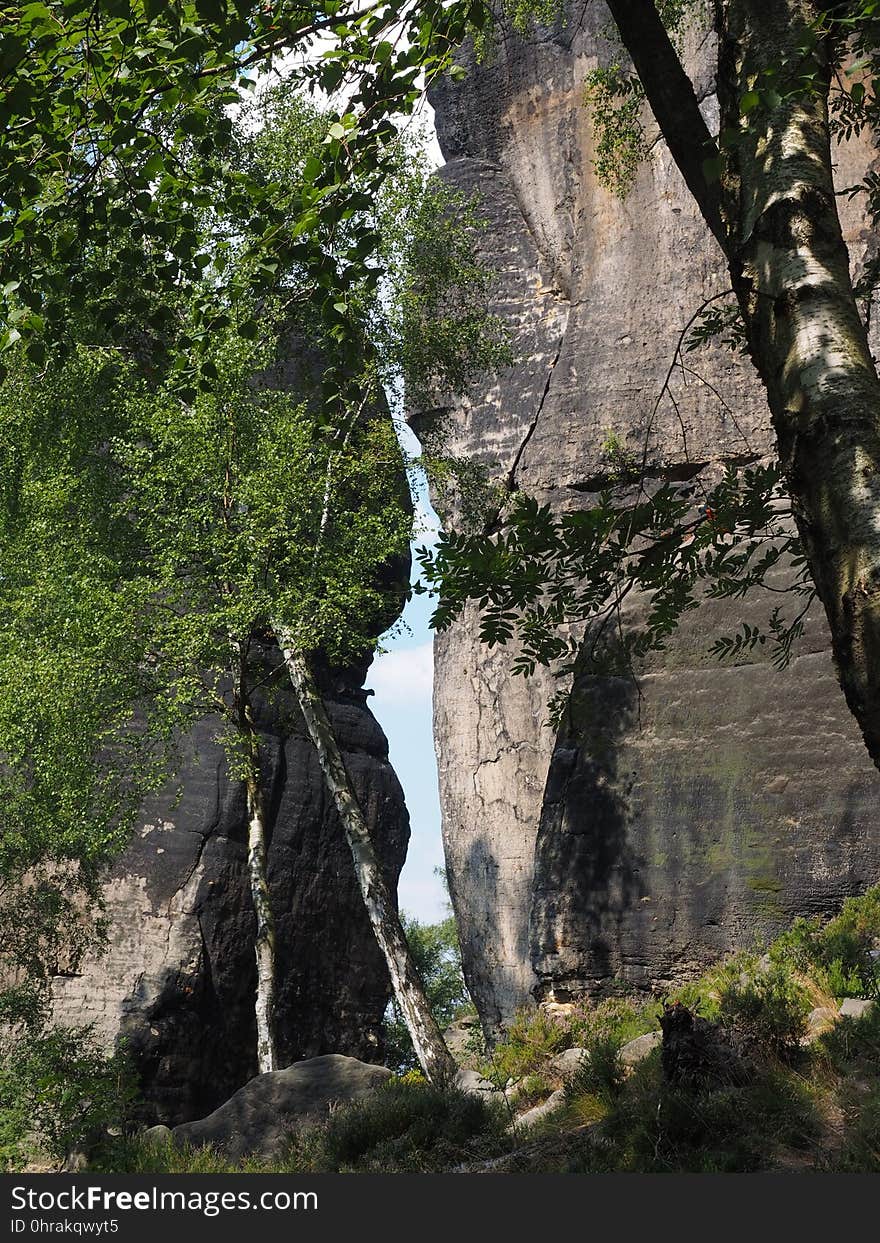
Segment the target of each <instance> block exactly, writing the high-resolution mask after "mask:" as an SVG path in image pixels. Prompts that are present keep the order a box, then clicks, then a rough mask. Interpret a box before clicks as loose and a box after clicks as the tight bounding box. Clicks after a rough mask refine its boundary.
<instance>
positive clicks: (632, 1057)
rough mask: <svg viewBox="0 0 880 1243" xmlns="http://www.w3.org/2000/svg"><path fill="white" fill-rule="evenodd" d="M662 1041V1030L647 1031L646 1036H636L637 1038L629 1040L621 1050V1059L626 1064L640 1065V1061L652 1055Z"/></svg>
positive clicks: (629, 1065) (628, 1065)
mask: <svg viewBox="0 0 880 1243" xmlns="http://www.w3.org/2000/svg"><path fill="white" fill-rule="evenodd" d="M662 1041H663V1033H662V1032H646V1033H645V1035H644V1036H636V1038H635V1040H628V1041H627V1042H626V1044H625V1045H624V1046H623V1048H622V1049H621V1050H620V1060H621V1062H622V1063H623V1065H624V1066H627V1067H631V1066H638V1064H639V1062H643V1061H644V1060H645V1058H646V1057H650V1055H651V1054H652V1053H653V1052H654V1050H655V1049H656V1048H657V1046H658V1045H660V1044H661V1043H662Z"/></svg>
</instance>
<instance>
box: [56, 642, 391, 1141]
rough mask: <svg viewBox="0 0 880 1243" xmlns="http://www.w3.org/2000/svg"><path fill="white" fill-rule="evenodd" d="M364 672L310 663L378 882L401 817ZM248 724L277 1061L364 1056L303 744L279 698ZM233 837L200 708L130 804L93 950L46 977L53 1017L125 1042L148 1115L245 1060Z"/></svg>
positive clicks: (353, 917) (360, 995)
mask: <svg viewBox="0 0 880 1243" xmlns="http://www.w3.org/2000/svg"><path fill="white" fill-rule="evenodd" d="M276 658H277V654H276ZM364 674H365V670H364V669H361V670H358V671H352V670H350V671H347V672H346V673H344V674H335V675H332V676H331V675H330V674H326V676H325V677H324V685H325V693H326V698H327V706H328V710H329V713H330V717H331V720H332V722H333V725H334V726H335V728H336V730H337V734H338V737H339V740H340V744H341V747H342V750H343V754H344V756H345V762H346V766H347V767H348V770H349V772H350V773H351V774H352V777H353V779H354V784H355V787H356V790H357V794H358V797H359V799H360V800H361V805H362V806H363V808H364V811H365V813H366V815H367V819H368V821H369V823H370V827H371V829H372V830H373V831H374V833H375V835H376V840H377V841H378V843H379V846H380V851H381V854H382V858H383V861H384V863H385V866H386V868H387V870H388V874H389V877H390V878H392V879H396V877H397V875H398V873H399V871H400V868H401V866H402V865H403V860H404V857H405V854H406V845H407V841H408V838H409V820H408V817H407V813H406V809H405V806H404V802H403V793H402V791H401V788H400V785H399V782H398V780H397V777H396V776H395V774H394V771H393V770H392V768H391V766H390V764H389V762H388V746H387V742H386V740H385V736H384V734H383V733H382V731H381V729H380V728H379V726H378V724H377V722H376V721H375V719H374V718H373V716H372V714H371V713H370V711H369V709H368V708H367V706H366V698H365V695H364V693H363V691H361V689H360V687H361V685H362V682H363V676H364ZM259 723H260V726H261V732H262V736H263V751H264V756H265V766H266V782H267V785H266V788H267V790H268V791H269V792H270V794H269V797H268V798H267V804H268V805H269V806H270V808H271V809H272V817H273V820H272V827H271V837H270V842H269V850H268V871H269V884H270V890H271V895H272V902H273V908H274V912H275V918H276V922H277V963H278V978H279V995H278V1010H277V1029H278V1044H279V1057H280V1059H281V1062H282V1064H285V1063H287V1062H292V1061H294V1060H297V1059H300V1058H303V1057H311V1056H314V1055H317V1054H324V1053H328V1052H331V1051H333V1052H339V1051H344V1052H346V1053H350V1054H355V1055H357V1056H358V1057H361V1058H365V1059H368V1060H369V1059H372V1060H378V1058H379V1057H380V1055H381V1049H380V1042H379V1028H380V1022H381V1019H382V1015H383V1012H384V1009H385V1006H386V1003H387V1000H388V995H389V986H388V977H387V972H386V969H385V964H384V961H383V960H382V957H381V954H380V951H379V949H378V947H377V945H376V942H375V940H374V938H373V935H372V932H371V930H370V927H369V923H368V920H367V916H366V912H365V909H364V906H363V902H362V900H361V897H360V893H359V890H358V888H357V883H356V881H355V877H354V871H353V867H352V862H351V856H350V854H349V851H348V847H347V846H346V843H345V840H344V837H343V834H342V828H341V826H340V824H339V821H338V818H337V815H336V812H335V809H334V808H333V806H332V803H331V801H330V800H329V798H328V796H327V795H326V793H325V789H324V782H323V779H322V776H321V772H320V769H319V767H318V762H317V759H316V757H315V753H314V748H313V746H312V744H311V742H310V740H309V739H308V738H307V736H306V734H305V726H304V723H303V722H302V719H301V717H300V716H299V712H298V709H296V708H295V707H294V704H293V701H292V698H291V697H290V696H285V695H281V696H280V697H279V698H278V699H277V700H276V701H275V702H274V704H273V706H272V708H271V710H270V709H269V708H268V707H267V708H266V710H265V712H264V715H263V718H262V719H261V720H260V722H259ZM246 843H247V817H246V805H245V796H244V791H243V787H242V785H241V783H240V782H238V781H231V780H230V779H229V776H228V774H227V770H226V763H225V759H224V755H223V752H222V749H221V748H220V746H219V745H218V743H217V741H216V738H215V736H214V731H213V728H212V726H211V724H210V722H205V723H204V724H201V725H199V726H198V728H197V729H196V730H195V732H194V734H193V736H192V737H191V739H190V740H189V754H188V756H187V757H186V758H185V760H184V763H183V766H182V769H181V771H180V773H179V775H178V778H177V780H176V781H175V783H174V787H173V788H169V790H168V791H167V793H165V794H163V795H160V796H157V797H156V798H155V799H153V800H152V801H151V803H150V805H149V806H148V807H146V808H145V809H144V813H143V820H142V824H141V828H140V831H139V833H138V834H137V836H136V837H135V839H134V841H133V842H132V844H131V846H130V847H129V848H128V849H127V850H126V852H125V853H124V855H122V856H121V857H120V859H119V860H118V861H117V863H116V865H115V867H114V870H113V873H112V875H111V876H110V877H109V878H108V880H107V883H106V886H105V890H104V896H105V901H106V908H107V917H108V920H109V929H110V931H109V943H108V946H107V950H106V953H105V954H104V955H103V956H101V957H100V958H92V959H90V960H88V961H87V962H86V963H85V964H84V965H83V967H82V969H81V974H80V975H77V976H59V977H57V978H56V979H55V981H54V987H53V994H54V1017H55V1020H56V1021H57V1022H60V1023H70V1024H80V1023H94V1024H95V1026H96V1030H97V1031H98V1033H99V1034H100V1035H101V1037H102V1039H103V1041H104V1042H105V1044H106V1045H107V1046H108V1047H112V1046H113V1045H114V1044H115V1043H116V1042H117V1041H118V1040H119V1039H120V1038H123V1039H124V1040H125V1041H126V1043H127V1046H128V1048H129V1050H130V1051H131V1053H132V1055H133V1057H134V1060H135V1063H136V1065H137V1067H138V1070H139V1073H140V1076H141V1083H142V1088H143V1092H144V1096H145V1098H146V1101H147V1106H148V1113H147V1116H146V1120H148V1121H157V1122H162V1123H169V1124H172V1125H173V1124H174V1123H180V1122H184V1121H188V1120H189V1119H192V1118H198V1117H201V1116H203V1115H204V1114H206V1113H207V1112H209V1111H210V1110H212V1109H214V1108H215V1107H216V1106H217V1105H219V1104H220V1103H221V1102H222V1101H224V1100H226V1099H227V1098H228V1097H229V1096H231V1094H232V1093H233V1092H234V1091H235V1090H236V1089H237V1088H239V1087H240V1086H241V1085H242V1084H243V1083H245V1082H246V1081H247V1080H248V1079H250V1078H251V1076H252V1075H253V1074H255V1072H256V1064H255V1047H256V1031H255V1024H254V1014H253V1002H254V990H255V984H256V971H255V966H254V952H253V938H254V915H253V909H252V906H251V899H250V891H249V887H248V880H247V874H246V868H245V861H246Z"/></svg>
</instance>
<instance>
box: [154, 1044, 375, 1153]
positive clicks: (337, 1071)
mask: <svg viewBox="0 0 880 1243" xmlns="http://www.w3.org/2000/svg"><path fill="white" fill-rule="evenodd" d="M390 1077H391V1071H390V1070H388V1069H387V1068H386V1067H385V1066H371V1065H368V1064H367V1063H366V1062H359V1061H358V1060H357V1058H354V1057H343V1056H341V1055H340V1054H338V1053H330V1054H326V1055H325V1056H323V1057H313V1058H308V1059H307V1060H306V1061H302V1062H295V1063H294V1065H293V1066H288V1067H287V1068H286V1069H285V1070H274V1071H270V1072H269V1073H268V1074H264V1075H256V1076H255V1077H254V1078H253V1079H251V1080H250V1081H249V1082H248V1083H246V1084H245V1085H244V1087H241V1088H239V1090H238V1091H237V1092H236V1093H235V1095H234V1096H232V1097H230V1099H229V1100H228V1101H225V1102H224V1103H223V1104H222V1105H221V1106H220V1107H219V1109H215V1110H214V1112H213V1113H212V1114H210V1115H209V1116H208V1117H207V1118H201V1119H199V1121H197V1122H187V1123H184V1124H183V1125H181V1126H176V1127H175V1128H174V1130H173V1132H172V1134H173V1136H174V1140H175V1142H176V1143H179V1144H187V1145H189V1146H190V1147H193V1148H198V1147H201V1146H202V1145H204V1144H210V1145H212V1146H213V1147H215V1148H217V1149H219V1150H220V1151H222V1152H223V1153H225V1154H226V1155H227V1156H228V1157H229V1158H230V1159H231V1160H233V1161H238V1160H240V1159H241V1158H242V1157H247V1156H257V1157H263V1158H265V1159H271V1158H272V1157H277V1156H280V1155H281V1154H282V1153H283V1151H284V1148H285V1146H286V1145H287V1144H288V1143H289V1141H290V1137H291V1135H292V1134H293V1133H294V1132H295V1131H296V1130H298V1129H299V1128H301V1127H305V1126H313V1125H315V1124H316V1123H320V1122H324V1121H326V1119H327V1118H328V1117H329V1115H330V1111H331V1110H332V1109H333V1108H334V1107H335V1106H337V1105H344V1104H350V1103H351V1102H352V1101H357V1100H360V1099H361V1098H362V1097H364V1096H367V1095H369V1093H371V1092H374V1091H375V1090H376V1088H378V1087H381V1085H382V1084H383V1083H385V1082H386V1081H387V1080H388V1079H389V1078H390Z"/></svg>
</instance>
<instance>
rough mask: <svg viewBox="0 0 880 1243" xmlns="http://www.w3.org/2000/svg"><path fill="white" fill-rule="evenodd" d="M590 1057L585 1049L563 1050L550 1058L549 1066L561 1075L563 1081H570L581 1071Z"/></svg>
mask: <svg viewBox="0 0 880 1243" xmlns="http://www.w3.org/2000/svg"><path fill="white" fill-rule="evenodd" d="M589 1058H590V1055H589V1053H588V1052H587V1050H586V1049H579V1048H574V1049H564V1050H563V1051H562V1053H557V1054H556V1055H555V1057H553V1058H551V1061H550V1065H551V1066H552V1067H553V1069H554V1070H555V1071H558V1073H559V1074H560V1075H562V1077H563V1079H571V1078H572V1077H573V1076H574V1075H576V1074H577V1072H578V1071H579V1070H580V1069H581V1067H582V1066H583V1064H584V1062H586V1061H589Z"/></svg>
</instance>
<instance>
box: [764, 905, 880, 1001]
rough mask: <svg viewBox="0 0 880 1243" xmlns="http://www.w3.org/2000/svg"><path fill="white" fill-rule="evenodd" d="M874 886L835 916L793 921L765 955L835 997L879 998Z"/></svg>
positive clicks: (879, 917)
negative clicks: (807, 975)
mask: <svg viewBox="0 0 880 1243" xmlns="http://www.w3.org/2000/svg"><path fill="white" fill-rule="evenodd" d="M878 943H880V886H875V887H874V888H873V889H869V890H868V892H867V893H866V894H863V895H862V897H859V898H847V900H846V901H845V902H844V904H843V906H842V908H841V911H840V914H839V915H837V916H836V917H835V918H834V919H831V920H829V921H828V922H827V923H823V922H822V920H821V919H819V918H818V917H814V918H812V919H803V918H801V919H796V920H795V921H794V924H793V925H792V927H791V928H790V929H789V930H788V931H787V932H785V933H783V934H782V936H781V937H779V938H778V940H777V941H776V942H775V943H774V945H773V947H772V948H771V951H770V952H771V957H772V958H773V959H774V960H776V961H787V962H789V963H791V964H792V965H794V966H795V967H796V968H797V969H798V970H801V971H806V972H810V973H811V974H812V975H814V976H815V977H816V978H817V979H818V980H819V981H820V983H822V984H823V985H824V986H825V987H826V988H827V990H828V991H829V992H830V993H832V994H833V995H834V996H835V997H877V996H880V967H878V962H877V960H876V958H875V957H874V953H875V951H876V946H877V945H878Z"/></svg>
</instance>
